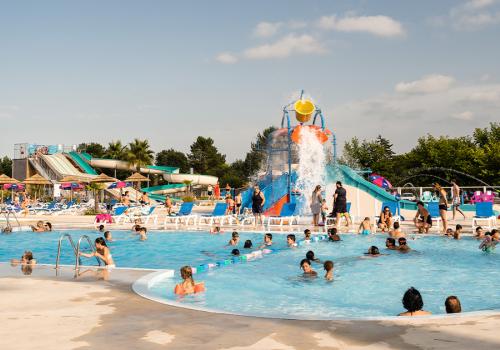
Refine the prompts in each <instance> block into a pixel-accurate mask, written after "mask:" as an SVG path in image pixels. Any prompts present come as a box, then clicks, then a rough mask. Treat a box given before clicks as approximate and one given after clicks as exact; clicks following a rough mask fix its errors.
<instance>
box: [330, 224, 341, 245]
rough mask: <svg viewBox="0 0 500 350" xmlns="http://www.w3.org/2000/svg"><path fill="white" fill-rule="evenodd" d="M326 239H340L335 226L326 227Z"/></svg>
mask: <svg viewBox="0 0 500 350" xmlns="http://www.w3.org/2000/svg"><path fill="white" fill-rule="evenodd" d="M328 240H329V241H330V242H338V241H341V239H340V236H339V235H338V234H337V228H336V227H332V228H329V229H328Z"/></svg>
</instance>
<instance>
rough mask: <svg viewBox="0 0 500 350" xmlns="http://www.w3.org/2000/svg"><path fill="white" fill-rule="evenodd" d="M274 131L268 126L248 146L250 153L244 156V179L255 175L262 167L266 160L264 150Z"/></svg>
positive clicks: (273, 128) (272, 127)
mask: <svg viewBox="0 0 500 350" xmlns="http://www.w3.org/2000/svg"><path fill="white" fill-rule="evenodd" d="M274 131H276V128H275V127H274V126H270V127H268V128H266V129H264V130H263V131H262V133H258V134H257V137H256V139H255V141H254V142H252V143H251V144H250V152H248V153H247V154H246V156H245V168H244V172H245V175H246V178H249V177H251V176H253V175H255V174H256V173H257V171H259V170H260V169H261V167H262V165H263V164H262V163H263V161H264V160H265V159H266V149H267V147H268V143H269V140H270V137H271V134H272V133H273V132H274Z"/></svg>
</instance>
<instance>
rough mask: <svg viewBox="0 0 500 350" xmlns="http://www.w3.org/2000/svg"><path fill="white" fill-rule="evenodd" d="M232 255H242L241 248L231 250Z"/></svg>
mask: <svg viewBox="0 0 500 350" xmlns="http://www.w3.org/2000/svg"><path fill="white" fill-rule="evenodd" d="M231 255H233V256H240V250H239V249H236V248H235V249H233V250H231Z"/></svg>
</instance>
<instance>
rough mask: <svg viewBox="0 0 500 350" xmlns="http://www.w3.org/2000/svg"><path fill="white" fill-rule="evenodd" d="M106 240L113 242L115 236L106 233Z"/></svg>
mask: <svg viewBox="0 0 500 350" xmlns="http://www.w3.org/2000/svg"><path fill="white" fill-rule="evenodd" d="M104 239H105V240H106V241H108V242H113V236H112V235H111V232H109V231H106V232H104Z"/></svg>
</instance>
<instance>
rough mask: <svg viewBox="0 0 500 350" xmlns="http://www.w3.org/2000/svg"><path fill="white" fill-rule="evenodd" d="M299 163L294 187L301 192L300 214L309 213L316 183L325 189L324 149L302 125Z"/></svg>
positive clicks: (309, 130) (311, 131)
mask: <svg viewBox="0 0 500 350" xmlns="http://www.w3.org/2000/svg"><path fill="white" fill-rule="evenodd" d="M298 158H299V164H298V168H297V182H296V187H297V189H298V190H299V191H300V192H301V193H302V195H303V199H302V205H301V207H300V208H299V212H300V214H306V215H309V214H311V208H310V206H311V195H312V192H313V191H314V188H315V187H316V186H317V185H321V187H322V189H323V190H324V189H325V183H326V151H325V148H324V146H323V144H321V142H320V141H319V140H318V138H317V137H316V134H315V132H314V131H313V130H311V129H309V128H305V127H303V128H302V129H301V131H300V143H299V144H298Z"/></svg>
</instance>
